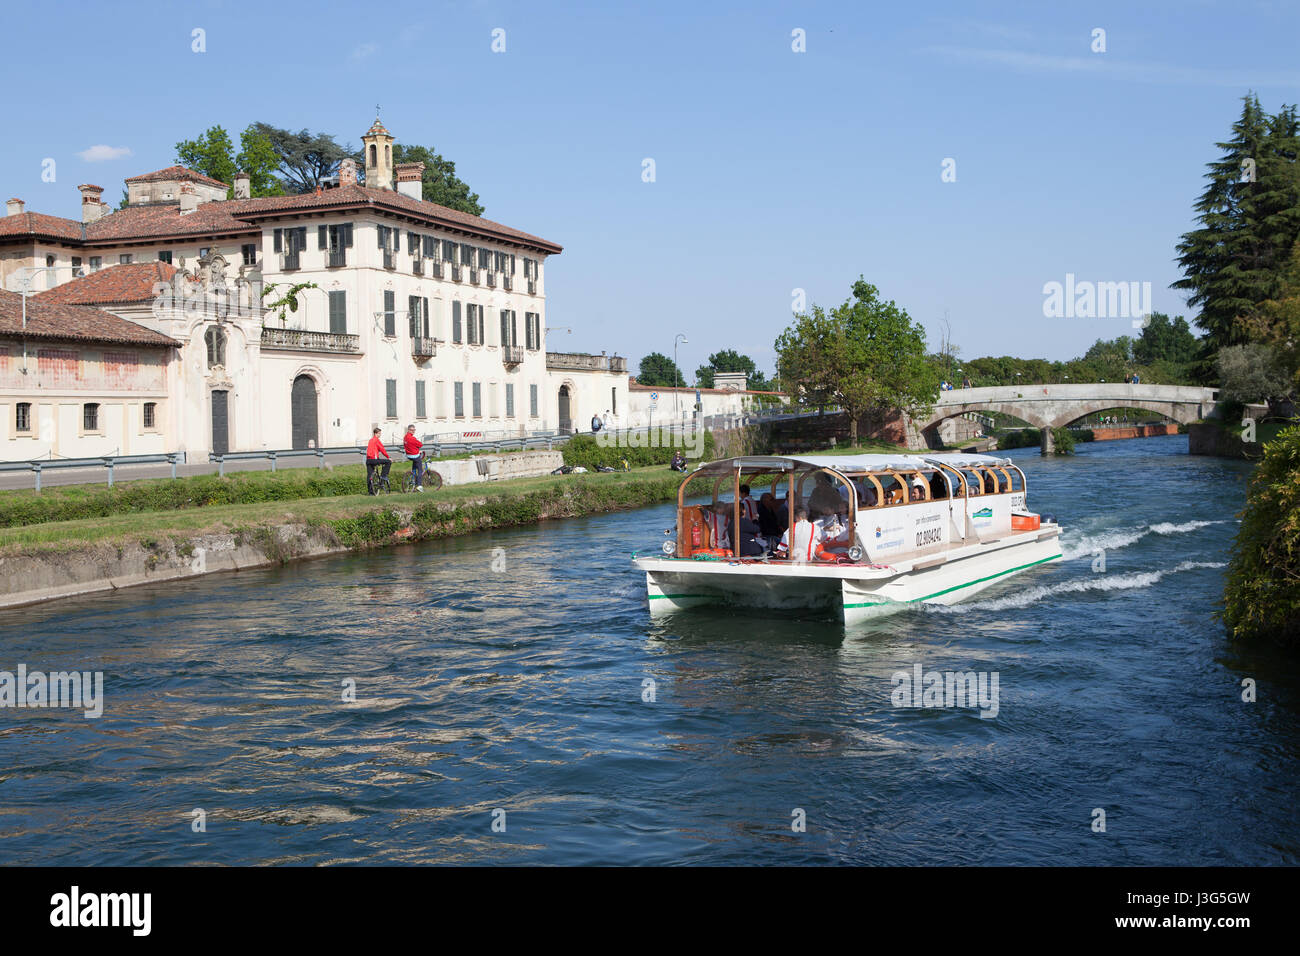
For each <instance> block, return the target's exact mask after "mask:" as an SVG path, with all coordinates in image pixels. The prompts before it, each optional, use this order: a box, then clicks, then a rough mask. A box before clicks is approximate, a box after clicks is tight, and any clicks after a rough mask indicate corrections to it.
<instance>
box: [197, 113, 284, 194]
mask: <svg viewBox="0 0 1300 956" xmlns="http://www.w3.org/2000/svg"><path fill="white" fill-rule="evenodd" d="M239 146H240V149H239V154H238V155H233V152H234V145H233V144H232V143H231V141H230V134H229V133H227V132H226V131H225V129H223V128H222V127H220V126H213V127H211V128H210V129H208V130H207V131H206V132H205V133H203V135H201V136H200V137H199V138H198V139H188V140H181V141H180V142H179V143H177V144H176V162H178V163H179V164H180V165H182V166H185V167H187V168H189V169H193V170H194V171H196V172H200V173H202V174H203V175H205V176H211V177H212V178H213V179H219V180H221V181H222V182H223V183H234V181H235V173H236V172H237V171H243V172H246V173H248V177H249V190H250V193H249V194H250V195H251V196H253V197H255V198H256V197H261V196H280V195H283V193H284V190H283V189H282V188H281V186H280V183H279V182H278V180H277V179H276V178H275V170H276V165H277V160H276V155H275V150H274V147H273V146H272V144H271V141H270V139H269V138H267V136H266V135H265V134H264V133H262V132H260V131H259V130H258V129H256V128H255V127H254V126H249V127H247V128H246V129H245V130H244V132H243V133H241V134H240V137H239ZM232 192H233V190H232Z"/></svg>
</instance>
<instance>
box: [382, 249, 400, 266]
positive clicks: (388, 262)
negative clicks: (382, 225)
mask: <svg viewBox="0 0 1300 956" xmlns="http://www.w3.org/2000/svg"><path fill="white" fill-rule="evenodd" d="M384 268H385V269H396V268H397V253H396V252H394V251H393V250H391V249H385V250H384Z"/></svg>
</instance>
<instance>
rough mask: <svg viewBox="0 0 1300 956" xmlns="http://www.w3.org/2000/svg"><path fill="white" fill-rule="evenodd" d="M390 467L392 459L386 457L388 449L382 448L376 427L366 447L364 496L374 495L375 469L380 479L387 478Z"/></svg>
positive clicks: (381, 440) (382, 442) (382, 441)
mask: <svg viewBox="0 0 1300 956" xmlns="http://www.w3.org/2000/svg"><path fill="white" fill-rule="evenodd" d="M392 467H393V459H391V458H389V457H388V449H386V448H385V447H384V440H383V439H382V438H380V437H379V428H378V426H376V427H375V430H374V432H372V433H371V438H370V444H368V445H367V446H366V494H370V495H373V494H375V493H376V491H375V469H376V468H378V469H379V477H380V478H387V477H388V469H389V468H392Z"/></svg>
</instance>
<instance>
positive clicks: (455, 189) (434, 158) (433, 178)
mask: <svg viewBox="0 0 1300 956" xmlns="http://www.w3.org/2000/svg"><path fill="white" fill-rule="evenodd" d="M398 163H424V179H423V182H422V183H421V194H422V195H423V197H424V198H425V199H426V200H428V201H429V202H436V203H437V204H438V205H439V206H446V207H448V208H449V209H459V210H460V211H461V212H467V213H469V214H470V215H471V216H481V215H483V204H482V203H480V202H479V199H478V193H475V192H471V191H470V188H469V186H468V185H467V184H466V183H464V182H462V181H461V180H460V178H459V177H458V176H457V175H456V164H455V163H453V162H452V161H451V160H449V159H444V158H443V157H442V156H441V155H440V154H438V153H437V152H435V151H434V150H432V149H430V148H429V147H427V146H403V145H402V144H401V143H398V144H396V145H394V146H393V164H394V165H396V164H398ZM361 168H362V169H364V168H365V157H361Z"/></svg>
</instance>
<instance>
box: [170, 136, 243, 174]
mask: <svg viewBox="0 0 1300 956" xmlns="http://www.w3.org/2000/svg"><path fill="white" fill-rule="evenodd" d="M234 152H235V147H234V144H233V143H232V142H231V141H230V134H229V133H227V132H226V131H225V129H223V128H222V127H220V126H213V127H211V128H209V129H208V131H207V132H205V133H204V134H203V135H201V136H200V137H199V138H198V139H189V140H181V141H180V142H179V143H177V144H176V162H178V163H180V164H181V165H182V166H185V167H187V168H188V169H193V170H194V171H195V172H200V173H202V174H203V175H204V176H211V177H212V178H213V179H219V180H221V181H222V182H223V183H233V182H234V181H235V158H234Z"/></svg>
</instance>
